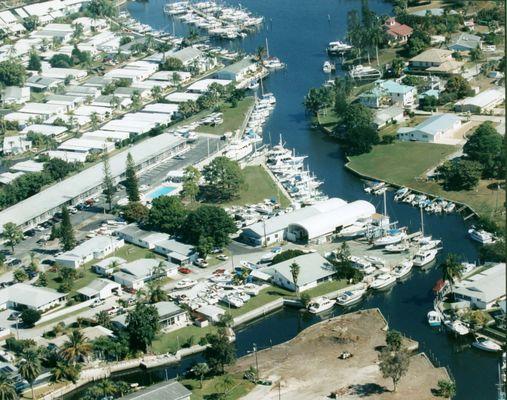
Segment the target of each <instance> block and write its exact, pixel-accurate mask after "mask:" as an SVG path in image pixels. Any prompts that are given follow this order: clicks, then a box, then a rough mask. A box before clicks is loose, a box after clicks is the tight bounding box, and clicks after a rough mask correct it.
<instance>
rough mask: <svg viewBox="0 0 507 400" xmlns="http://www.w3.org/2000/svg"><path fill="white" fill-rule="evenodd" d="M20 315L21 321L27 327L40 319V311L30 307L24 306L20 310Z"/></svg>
mask: <svg viewBox="0 0 507 400" xmlns="http://www.w3.org/2000/svg"><path fill="white" fill-rule="evenodd" d="M20 317H21V320H22V321H23V324H25V325H26V326H28V327H32V326H34V325H35V323H36V322H37V321H38V320H39V319H40V317H41V313H40V311H38V310H34V309H32V308H25V309H24V310H23V311H22V312H21V316H20Z"/></svg>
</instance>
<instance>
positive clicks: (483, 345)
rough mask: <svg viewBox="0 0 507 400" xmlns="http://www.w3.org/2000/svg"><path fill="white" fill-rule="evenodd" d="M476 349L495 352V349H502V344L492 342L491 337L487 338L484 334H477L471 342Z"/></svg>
mask: <svg viewBox="0 0 507 400" xmlns="http://www.w3.org/2000/svg"><path fill="white" fill-rule="evenodd" d="M472 346H474V347H475V348H476V349H479V350H484V351H489V352H493V353H496V352H497V351H502V346H500V345H499V344H498V343H495V342H493V341H492V340H491V339H488V338H487V337H485V336H477V337H476V338H475V341H474V342H473V343H472Z"/></svg>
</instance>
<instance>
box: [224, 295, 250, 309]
mask: <svg viewBox="0 0 507 400" xmlns="http://www.w3.org/2000/svg"><path fill="white" fill-rule="evenodd" d="M221 300H222V301H223V302H224V303H225V304H227V305H229V306H232V307H235V308H240V307H243V305H244V304H245V303H244V301H243V300H241V299H240V298H239V297H238V296H235V295H233V294H226V295H225V296H223V297H222V299H221Z"/></svg>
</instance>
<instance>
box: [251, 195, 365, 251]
mask: <svg viewBox="0 0 507 400" xmlns="http://www.w3.org/2000/svg"><path fill="white" fill-rule="evenodd" d="M374 213H375V207H374V206H373V205H372V204H371V203H368V202H366V201H363V200H359V201H355V202H352V203H349V204H347V202H346V201H344V200H342V199H338V198H331V199H328V200H324V201H321V202H317V203H316V204H314V205H312V206H309V207H303V208H299V209H297V210H295V211H293V212H290V213H286V214H282V215H279V216H276V217H273V218H269V219H267V220H265V221H261V222H257V223H255V224H253V225H250V226H248V227H246V228H244V229H243V231H242V233H241V238H242V239H243V241H245V242H246V243H248V244H250V245H253V246H263V245H271V244H274V243H278V242H281V241H283V240H290V241H294V242H305V243H307V242H325V241H327V240H329V238H330V237H331V236H332V235H333V233H334V232H335V231H336V230H337V229H338V228H341V227H343V226H347V225H351V224H353V223H354V222H356V221H357V220H358V219H360V218H365V217H370V216H371V215H373V214H374ZM314 224H316V225H315V226H314Z"/></svg>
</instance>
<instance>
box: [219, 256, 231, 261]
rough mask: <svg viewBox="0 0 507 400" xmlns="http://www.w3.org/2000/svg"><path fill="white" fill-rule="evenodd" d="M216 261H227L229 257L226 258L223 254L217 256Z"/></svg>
mask: <svg viewBox="0 0 507 400" xmlns="http://www.w3.org/2000/svg"><path fill="white" fill-rule="evenodd" d="M217 259H219V260H220V261H227V260H228V259H229V257H228V256H226V255H225V254H219V255H218V256H217Z"/></svg>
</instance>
